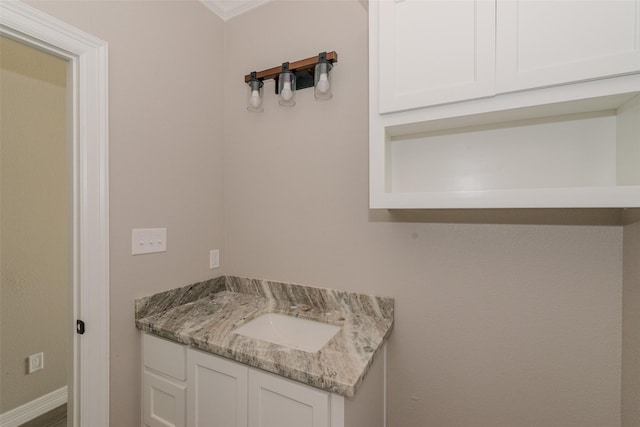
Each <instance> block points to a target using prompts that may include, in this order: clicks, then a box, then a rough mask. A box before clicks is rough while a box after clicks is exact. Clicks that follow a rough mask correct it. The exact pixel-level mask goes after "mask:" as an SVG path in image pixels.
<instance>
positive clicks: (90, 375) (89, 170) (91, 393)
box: [0, 0, 109, 427]
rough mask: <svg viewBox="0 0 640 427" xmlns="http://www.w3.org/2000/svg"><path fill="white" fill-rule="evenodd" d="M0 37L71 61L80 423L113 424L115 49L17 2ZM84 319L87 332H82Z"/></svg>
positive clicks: (1, 22)
mask: <svg viewBox="0 0 640 427" xmlns="http://www.w3.org/2000/svg"><path fill="white" fill-rule="evenodd" d="M0 34H2V35H4V36H7V37H9V38H12V39H14V40H17V41H20V42H23V43H25V44H28V45H31V46H33V47H36V48H38V49H41V50H44V51H46V52H49V53H51V54H53V55H56V56H58V57H61V58H64V59H66V60H67V61H68V64H69V66H68V67H67V69H68V72H67V76H68V77H67V91H68V92H67V93H68V100H70V102H68V112H69V114H68V141H70V142H71V147H72V149H71V150H70V151H71V152H72V153H71V159H72V162H73V165H72V168H71V169H72V189H73V190H72V191H73V202H72V203H73V205H72V206H73V207H72V221H73V225H72V230H73V231H72V233H73V234H72V242H73V243H72V248H73V249H72V259H73V261H72V262H73V267H72V268H73V270H72V271H73V274H72V277H73V279H72V282H73V283H72V289H73V290H72V292H71V293H72V297H71V298H72V300H73V316H72V318H73V319H72V321H73V325H70V327H71V328H74V329H72V331H73V332H72V336H73V339H72V340H71V342H72V344H71V345H72V348H73V350H72V354H73V381H72V382H71V383H70V384H68V390H69V394H68V400H69V401H70V403H71V405H70V406H71V407H72V408H73V414H72V417H73V425H74V426H81V425H82V426H95V427H100V426H105V427H106V426H108V425H109V191H108V190H109V188H108V184H109V183H108V172H109V170H108V45H107V43H106V42H104V41H102V40H100V39H98V38H96V37H93V36H91V35H89V34H87V33H85V32H83V31H80V30H78V29H76V28H74V27H72V26H70V25H68V24H66V23H64V22H62V21H60V20H58V19H55V18H53V17H51V16H49V15H46V14H45V13H42V12H40V11H39V10H37V9H35V8H33V7H30V6H28V5H26V4H24V3H21V2H19V1H16V0H11V1H6V0H0ZM76 320H82V321H84V322H85V324H86V333H85V334H84V335H78V334H76V333H75V323H76Z"/></svg>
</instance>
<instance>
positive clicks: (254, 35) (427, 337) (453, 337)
mask: <svg viewBox="0 0 640 427" xmlns="http://www.w3.org/2000/svg"><path fill="white" fill-rule="evenodd" d="M263 40H266V41H267V42H262V41H263ZM226 45H227V56H226V71H227V75H226V77H225V79H226V82H227V93H226V108H227V113H226V114H227V123H226V124H227V155H226V158H227V167H226V169H227V255H228V258H227V260H228V261H227V264H226V266H227V272H228V273H230V274H238V275H247V276H256V277H262V278H269V279H275V280H284V281H293V282H300V283H305V284H311V285H326V286H330V287H336V288H340V289H347V290H353V291H359V292H367V293H376V294H381V295H388V296H392V297H394V298H395V301H396V324H395V329H394V331H393V334H392V336H391V340H390V345H389V356H390V360H389V371H388V373H389V390H388V398H389V426H390V427H412V426H415V427H422V426H427V425H432V426H442V427H455V426H465V427H468V426H480V425H482V426H509V427H524V426H527V427H529V426H533V425H536V426H563V427H568V426H580V427H588V426H591V427H602V426H618V425H620V370H621V368H620V357H621V332H620V317H621V290H622V288H621V287H622V277H621V275H622V272H621V260H622V228H621V227H620V226H619V224H620V222H619V218H620V212H615V211H614V212H610V211H551V212H544V211H537V212H526V211H525V212H522V211H519V212H514V211H506V212H491V211H466V212H463V213H451V212H446V211H445V212H437V211H429V212H425V213H420V212H413V213H406V214H405V213H400V214H386V213H385V212H370V211H369V210H368V119H367V116H368V113H367V111H368V79H367V76H368V68H367V59H368V56H367V52H368V46H367V11H366V10H365V8H364V7H363V4H362V2H358V1H355V0H354V1H300V2H293V1H274V2H271V3H268V4H267V5H265V6H263V7H260V8H258V9H255V10H253V11H251V12H250V13H247V14H245V15H242V16H239V17H236V18H234V19H232V20H230V21H228V23H227V26H226ZM323 50H336V51H337V52H338V53H339V63H338V64H337V66H336V67H335V72H334V87H335V92H334V98H333V99H332V100H331V101H329V102H325V103H319V102H314V100H313V91H312V90H311V89H306V90H303V91H300V92H299V93H298V105H297V106H296V107H295V108H293V109H282V108H278V106H277V100H276V98H275V95H274V94H273V86H272V84H271V83H268V84H266V85H265V86H266V87H265V94H266V95H265V111H264V113H262V114H250V113H248V112H247V111H246V110H245V105H244V103H245V94H246V92H245V91H246V88H245V85H244V84H243V83H242V76H243V75H245V74H246V73H248V72H250V71H252V70H256V69H257V70H261V69H264V68H268V67H272V66H275V65H278V64H279V63H281V62H283V61H287V60H291V61H293V60H297V59H301V58H306V57H308V56H311V55H314V54H316V53H318V52H320V51H323ZM608 215H611V217H610V218H607V216H608ZM598 216H600V220H597V217H598ZM447 222H457V223H447ZM591 222H595V223H596V224H598V223H600V224H603V223H604V224H611V223H612V224H613V225H595V226H586V225H575V224H589V223H591ZM537 223H540V224H544V225H536V224H537ZM554 223H555V224H557V225H554ZM616 224H617V225H616Z"/></svg>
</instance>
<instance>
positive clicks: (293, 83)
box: [244, 52, 338, 112]
mask: <svg viewBox="0 0 640 427" xmlns="http://www.w3.org/2000/svg"><path fill="white" fill-rule="evenodd" d="M335 62H338V54H337V53H336V52H329V53H327V52H322V53H320V54H318V56H312V57H311V58H307V59H302V60H300V61H296V62H291V63H289V62H284V63H283V64H282V66H280V67H273V68H269V69H267V70H263V71H254V72H252V73H250V74H247V75H246V76H244V81H245V83H247V85H248V86H249V96H248V98H247V110H249V111H255V112H260V111H263V108H262V99H263V94H262V86H263V85H264V83H263V82H264V80H269V79H273V80H275V83H276V85H275V90H276V94H279V97H278V98H279V99H278V104H280V106H282V107H293V106H294V105H296V90H300V89H305V88H308V87H312V86H313V87H315V90H314V96H315V99H316V101H326V100H328V99H331V97H332V96H333V95H332V93H331V73H330V72H331V69H332V68H333V63H335Z"/></svg>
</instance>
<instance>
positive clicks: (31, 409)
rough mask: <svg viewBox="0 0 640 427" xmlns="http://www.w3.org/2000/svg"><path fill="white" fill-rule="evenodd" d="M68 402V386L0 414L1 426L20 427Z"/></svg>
mask: <svg viewBox="0 0 640 427" xmlns="http://www.w3.org/2000/svg"><path fill="white" fill-rule="evenodd" d="M65 403H67V386H64V387H61V388H59V389H57V390H54V391H52V392H51V393H48V394H45V395H44V396H40V397H38V398H37V399H34V400H32V401H31V402H27V403H25V404H24V405H22V406H18V407H17V408H15V409H12V410H10V411H7V412H5V413H4V414H0V427H18V426H19V425H21V424H24V423H26V422H27V421H31V420H33V419H34V418H37V417H39V416H40V415H42V414H45V413H47V412H49V411H51V410H52V409H55V408H57V407H58V406H60V405H64V404H65Z"/></svg>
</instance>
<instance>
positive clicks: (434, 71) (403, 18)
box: [369, 0, 495, 113]
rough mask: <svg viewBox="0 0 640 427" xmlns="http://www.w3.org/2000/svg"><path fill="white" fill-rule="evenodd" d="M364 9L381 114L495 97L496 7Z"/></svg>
mask: <svg viewBox="0 0 640 427" xmlns="http://www.w3.org/2000/svg"><path fill="white" fill-rule="evenodd" d="M369 8H370V11H371V10H372V11H373V14H372V20H373V22H372V25H376V24H377V25H378V31H377V32H376V31H375V30H373V31H372V32H371V33H372V36H373V37H379V39H378V40H374V41H373V43H372V49H373V50H375V49H376V47H375V46H376V41H377V43H378V54H379V61H378V62H379V64H378V65H379V76H380V87H379V91H380V92H379V93H380V111H379V112H380V113H390V112H395V111H401V110H408V109H413V108H420V107H426V106H432V105H437V104H444V103H449V102H456V101H461V100H466V99H473V98H480V97H484V96H491V95H493V94H494V93H495V1H493V0H475V1H473V0H456V1H451V0H380V1H371V2H370V4H369ZM374 16H377V22H375V18H373V17H374ZM371 54H372V55H375V54H376V52H375V51H374V52H371Z"/></svg>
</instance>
